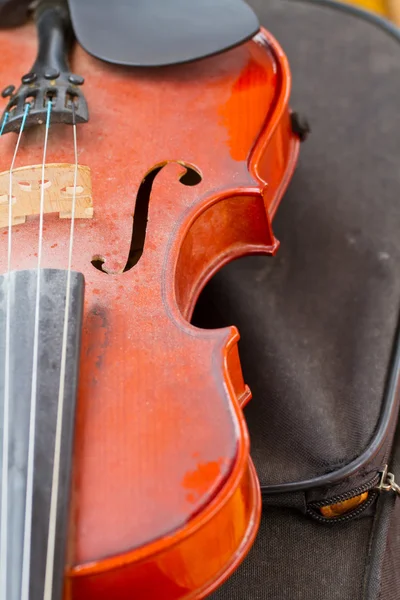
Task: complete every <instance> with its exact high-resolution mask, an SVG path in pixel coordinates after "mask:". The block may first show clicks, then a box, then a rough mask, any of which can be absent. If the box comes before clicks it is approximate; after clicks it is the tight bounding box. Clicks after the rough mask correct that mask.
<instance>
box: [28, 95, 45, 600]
mask: <svg viewBox="0 0 400 600" xmlns="http://www.w3.org/2000/svg"><path fill="white" fill-rule="evenodd" d="M51 109H52V103H51V101H50V100H49V101H48V103H47V117H46V130H45V137H44V147H43V160H42V182H41V189H40V213H39V241H38V260H37V271H36V300H35V324H34V338H33V359H32V362H33V364H32V383H31V405H30V417H29V442H28V444H29V446H28V472H27V483H26V500H25V525H24V544H23V559H22V584H21V600H29V578H30V562H31V538H32V505H33V472H34V465H35V433H36V429H35V425H36V405H37V384H38V354H39V317H40V287H41V286H40V282H41V273H40V271H41V268H42V250H43V217H44V181H45V180H44V175H45V166H46V155H47V142H48V138H49V129H50V115H51Z"/></svg>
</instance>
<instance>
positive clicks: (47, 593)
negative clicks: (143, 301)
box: [43, 104, 78, 600]
mask: <svg viewBox="0 0 400 600" xmlns="http://www.w3.org/2000/svg"><path fill="white" fill-rule="evenodd" d="M72 111H73V136H74V157H75V167H74V189H73V196H72V210H71V228H70V238H69V253H68V270H67V286H66V297H65V311H64V328H63V338H62V349H61V367H60V384H59V390H58V402H57V424H56V436H55V444H54V462H53V476H52V485H51V501H50V516H49V534H48V538H47V554H46V572H45V583H44V594H43V600H52V592H53V574H54V551H55V540H56V526H57V505H58V493H59V480H60V459H61V438H62V421H63V412H64V394H65V371H66V363H67V346H68V316H69V307H70V295H71V268H72V250H73V245H74V229H75V207H76V186H77V179H78V146H77V140H76V121H75V106H74V104H73V105H72Z"/></svg>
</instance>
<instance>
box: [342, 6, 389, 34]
mask: <svg viewBox="0 0 400 600" xmlns="http://www.w3.org/2000/svg"><path fill="white" fill-rule="evenodd" d="M342 1H343V2H346V3H347V4H354V5H356V6H360V7H361V8H365V9H366V10H370V11H371V12H374V13H376V14H378V15H381V16H382V17H387V18H389V19H390V20H391V21H393V22H394V23H396V25H398V26H399V27H400V0H342Z"/></svg>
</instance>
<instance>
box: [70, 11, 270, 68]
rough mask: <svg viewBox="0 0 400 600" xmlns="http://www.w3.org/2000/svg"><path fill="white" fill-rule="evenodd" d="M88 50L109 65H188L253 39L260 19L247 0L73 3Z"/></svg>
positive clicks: (81, 38) (77, 28)
mask: <svg viewBox="0 0 400 600" xmlns="http://www.w3.org/2000/svg"><path fill="white" fill-rule="evenodd" d="M68 3H69V7H70V13H71V20H72V25H73V28H74V31H75V35H76V37H77V39H78V41H79V43H80V44H81V46H83V48H84V49H85V50H86V51H87V52H88V53H89V54H92V55H93V56H95V57H96V58H99V59H101V60H103V61H106V62H108V63H113V64H117V65H126V66H134V67H158V66H164V65H171V64H177V63H185V62H189V61H193V60H196V59H200V58H204V57H206V56H210V55H212V54H216V53H219V52H222V51H224V50H227V49H229V48H232V47H234V46H236V45H238V44H240V43H242V42H244V41H246V40H248V39H250V38H251V37H253V36H254V35H255V34H256V33H257V32H258V30H259V27H260V25H259V21H258V18H257V16H256V15H255V14H254V12H253V10H252V9H251V8H250V7H249V6H248V5H247V4H246V3H245V2H244V1H243V0H112V1H110V0H68Z"/></svg>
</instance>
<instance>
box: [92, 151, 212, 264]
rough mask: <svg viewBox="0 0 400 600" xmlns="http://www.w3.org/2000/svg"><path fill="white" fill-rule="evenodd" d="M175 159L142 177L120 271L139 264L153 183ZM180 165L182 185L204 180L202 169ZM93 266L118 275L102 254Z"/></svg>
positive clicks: (144, 239)
mask: <svg viewBox="0 0 400 600" xmlns="http://www.w3.org/2000/svg"><path fill="white" fill-rule="evenodd" d="M170 162H173V161H165V162H164V163H162V164H161V165H160V164H158V165H155V166H154V167H152V168H151V169H150V171H148V172H147V174H146V175H145V177H144V178H143V179H142V182H141V184H140V186H139V189H138V192H137V194H136V202H135V210H134V213H133V216H132V218H133V225H132V237H131V245H130V248H129V253H128V258H127V261H126V264H125V267H124V268H123V269H122V271H120V273H121V274H122V273H126V272H127V271H130V270H131V269H132V268H133V267H134V266H135V265H137V264H138V262H139V260H140V258H141V256H142V254H143V250H144V245H145V241H146V231H147V221H148V214H149V204H150V197H151V191H152V187H153V183H154V180H155V178H156V177H157V175H158V173H159V172H160V171H161V170H162V169H163V168H164V167H165V165H167V164H168V163H170ZM178 162H179V164H180V165H182V166H183V167H184V168H185V169H186V171H185V173H183V175H181V177H180V178H179V182H180V183H181V184H182V185H185V186H188V187H193V186H196V185H198V184H199V183H200V182H201V181H202V179H203V178H202V175H201V173H200V170H199V169H198V168H197V167H195V166H194V165H189V164H188V163H186V162H183V161H178ZM91 264H92V266H93V267H94V268H95V269H97V270H98V271H101V272H102V273H106V274H108V275H116V274H117V272H116V271H111V270H108V269H107V266H106V259H105V257H104V256H103V255H102V254H100V253H99V254H95V255H94V256H93V257H92V260H91Z"/></svg>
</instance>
